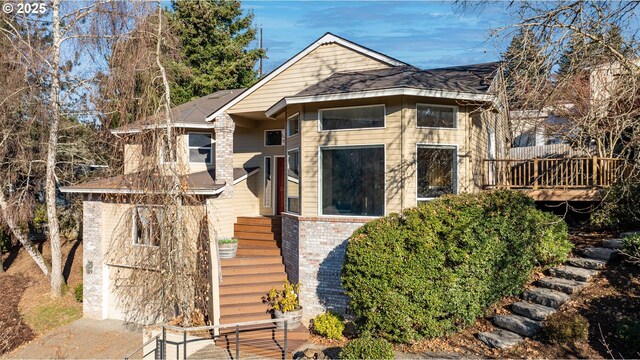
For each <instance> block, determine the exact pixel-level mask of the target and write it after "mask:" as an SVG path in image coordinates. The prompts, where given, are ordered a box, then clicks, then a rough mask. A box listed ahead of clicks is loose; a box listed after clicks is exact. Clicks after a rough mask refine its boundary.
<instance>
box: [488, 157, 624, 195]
mask: <svg viewBox="0 0 640 360" xmlns="http://www.w3.org/2000/svg"><path fill="white" fill-rule="evenodd" d="M624 175H625V162H624V159H615V158H599V157H591V158H586V157H577V158H545V159H492V160H488V159H487V160H484V162H483V188H484V189H514V190H520V191H523V192H526V193H527V194H528V195H529V196H531V197H532V198H533V199H534V200H536V201H598V200H600V199H601V198H602V194H603V193H604V191H605V190H606V189H607V188H609V187H611V185H613V184H615V183H616V182H617V181H618V180H620V179H621V178H622V177H624Z"/></svg>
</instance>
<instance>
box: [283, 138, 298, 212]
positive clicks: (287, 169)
mask: <svg viewBox="0 0 640 360" xmlns="http://www.w3.org/2000/svg"><path fill="white" fill-rule="evenodd" d="M294 151H295V152H297V153H298V179H297V180H292V181H293V182H295V183H297V184H298V194H297V196H289V153H292V152H294ZM286 173H287V175H286V179H287V183H286V184H287V186H286V192H285V200H286V201H285V209H284V210H285V211H286V212H288V213H292V214H296V215H300V213H301V212H302V209H301V205H302V204H301V203H300V198H301V197H302V196H301V195H302V194H301V191H302V189H301V187H300V178H301V177H302V162H301V161H300V148H299V147H296V148H292V149H290V150H287V161H286ZM289 198H296V199H298V211H297V212H296V211H291V210H290V209H289Z"/></svg>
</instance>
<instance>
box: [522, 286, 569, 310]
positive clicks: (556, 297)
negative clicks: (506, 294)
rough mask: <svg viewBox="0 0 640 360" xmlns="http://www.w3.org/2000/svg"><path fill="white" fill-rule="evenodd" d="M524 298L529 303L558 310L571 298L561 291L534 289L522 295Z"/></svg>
mask: <svg viewBox="0 0 640 360" xmlns="http://www.w3.org/2000/svg"><path fill="white" fill-rule="evenodd" d="M522 298H523V299H524V300H526V301H529V302H533V303H536V304H540V305H544V306H548V307H552V308H554V309H557V308H558V307H560V305H562V304H564V303H565V302H567V300H569V299H570V298H571V297H570V296H569V295H567V294H565V293H563V292H560V291H556V290H551V289H544V288H538V287H532V288H530V289H527V290H526V291H525V292H524V293H523V294H522Z"/></svg>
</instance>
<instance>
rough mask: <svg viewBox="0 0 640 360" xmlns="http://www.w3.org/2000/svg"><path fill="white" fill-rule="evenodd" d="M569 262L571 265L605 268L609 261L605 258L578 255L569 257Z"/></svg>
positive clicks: (585, 267) (594, 268)
mask: <svg viewBox="0 0 640 360" xmlns="http://www.w3.org/2000/svg"><path fill="white" fill-rule="evenodd" d="M567 264H569V265H571V266H576V267H581V268H584V269H593V270H597V269H604V267H605V266H606V265H607V262H606V261H604V260H598V259H589V258H581V257H577V258H568V259H567Z"/></svg>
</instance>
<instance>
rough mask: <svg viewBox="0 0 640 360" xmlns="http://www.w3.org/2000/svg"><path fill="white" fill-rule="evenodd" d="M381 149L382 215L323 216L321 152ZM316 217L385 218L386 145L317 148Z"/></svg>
mask: <svg viewBox="0 0 640 360" xmlns="http://www.w3.org/2000/svg"><path fill="white" fill-rule="evenodd" d="M379 147H382V151H383V154H384V156H383V159H382V160H383V166H382V167H383V172H384V185H383V188H382V190H383V192H384V201H383V204H382V205H383V211H382V215H349V214H345V215H340V214H328V215H325V214H324V213H323V212H322V195H323V193H322V178H323V174H322V150H340V149H363V148H379ZM317 186H318V204H317V206H318V209H317V211H318V213H317V215H318V217H322V218H332V217H341V218H355V219H378V218H380V217H384V216H387V144H385V143H375V144H349V145H328V146H323V145H321V146H318V183H317Z"/></svg>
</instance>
